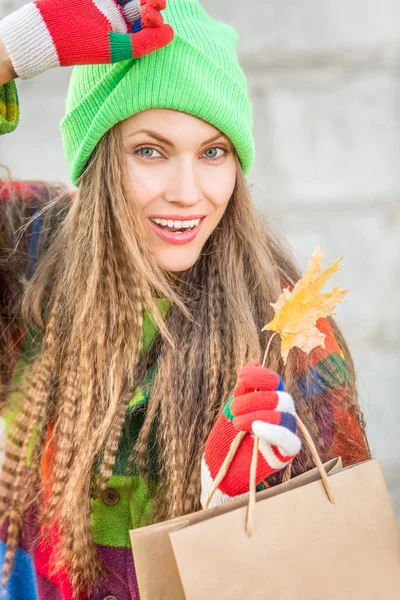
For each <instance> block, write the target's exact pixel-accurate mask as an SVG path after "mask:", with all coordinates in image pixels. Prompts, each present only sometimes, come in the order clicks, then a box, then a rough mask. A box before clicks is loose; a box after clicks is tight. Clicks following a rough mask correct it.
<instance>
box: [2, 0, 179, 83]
mask: <svg viewBox="0 0 400 600" xmlns="http://www.w3.org/2000/svg"><path fill="white" fill-rule="evenodd" d="M165 6H166V0H119V1H118V2H117V1H116V0H35V1H34V2H32V3H30V4H26V5H25V6H23V7H22V8H20V9H19V10H17V11H16V12H14V13H12V14H11V15H9V16H8V17H6V18H5V19H3V20H2V21H0V38H1V39H2V41H3V44H4V46H5V48H6V50H7V53H8V55H9V57H10V60H11V63H12V66H13V68H14V71H15V72H16V74H17V75H18V76H19V77H20V78H22V79H28V78H30V77H34V76H35V75H38V74H39V73H42V72H43V71H46V70H47V69H51V68H52V67H65V66H73V65H87V64H107V63H115V62H119V61H122V60H127V59H130V58H140V57H141V56H144V55H146V54H150V53H151V52H154V51H155V50H158V49H160V48H162V47H164V46H166V45H167V44H169V42H170V41H171V40H172V38H173V37H174V32H173V30H172V27H171V26H170V25H167V24H165V23H164V21H163V17H162V15H161V13H160V11H161V10H163V9H164V8H165Z"/></svg>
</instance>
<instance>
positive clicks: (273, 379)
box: [233, 367, 284, 397]
mask: <svg viewBox="0 0 400 600" xmlns="http://www.w3.org/2000/svg"><path fill="white" fill-rule="evenodd" d="M252 390H264V391H267V392H273V391H283V390H284V386H283V381H282V378H281V377H280V375H278V373H275V371H271V370H270V369H265V368H263V367H244V368H242V369H240V370H239V379H238V382H237V385H236V388H235V390H234V391H233V395H234V396H235V397H236V396H241V395H243V394H246V393H247V392H250V391H252Z"/></svg>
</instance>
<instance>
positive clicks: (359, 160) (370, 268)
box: [0, 0, 400, 522]
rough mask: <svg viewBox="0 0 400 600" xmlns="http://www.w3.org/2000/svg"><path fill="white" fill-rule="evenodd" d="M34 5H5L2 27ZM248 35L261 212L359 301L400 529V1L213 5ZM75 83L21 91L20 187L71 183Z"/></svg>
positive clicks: (14, 143) (366, 381) (28, 84)
mask: <svg viewBox="0 0 400 600" xmlns="http://www.w3.org/2000/svg"><path fill="white" fill-rule="evenodd" d="M22 4H24V1H21V0H0V16H4V15H5V14H7V13H9V12H10V11H11V10H13V9H14V8H16V7H17V6H20V5H22ZM203 4H204V6H205V7H206V8H207V9H208V10H209V12H210V13H211V14H212V15H214V16H215V17H216V18H219V19H221V20H224V21H226V22H229V23H230V24H232V25H233V26H235V27H236V28H237V29H238V30H239V33H240V35H241V42H240V47H239V54H240V58H241V62H242V64H243V67H244V69H245V71H246V73H247V76H248V82H249V89H250V94H251V97H252V100H253V105H254V113H255V137H256V146H257V161H256V165H255V168H254V170H253V172H252V174H251V175H250V177H249V181H250V183H251V184H252V189H253V193H254V197H255V199H256V202H257V204H258V206H259V207H260V208H261V209H262V210H263V211H264V212H265V213H266V214H267V215H269V217H270V220H271V222H272V223H273V224H274V225H275V227H276V228H278V229H279V231H280V232H281V233H282V234H284V235H285V236H286V238H287V239H288V241H289V243H290V245H291V247H292V249H293V252H294V255H295V257H296V258H297V259H298V262H299V264H300V266H301V267H302V268H305V266H306V264H307V261H308V259H309V257H310V256H311V254H312V252H313V250H314V249H315V247H316V245H317V244H318V243H319V244H320V245H321V248H322V250H323V251H325V253H326V262H327V264H328V263H329V262H330V261H333V260H334V259H336V258H338V257H339V256H342V255H343V256H344V257H345V259H344V261H343V270H342V271H341V272H340V274H339V275H338V276H337V277H336V279H335V283H336V282H340V284H341V285H342V287H345V288H348V289H350V290H352V292H351V293H350V294H348V296H347V297H346V300H345V303H344V304H343V305H339V307H338V316H337V320H338V322H339V324H340V325H341V326H342V329H343V330H344V333H345V335H346V337H347V339H348V341H349V344H350V347H351V349H352V351H353V354H354V358H355V361H356V365H357V370H358V378H359V389H360V395H361V403H362V407H363V409H364V412H365V416H366V419H367V422H368V436H369V440H370V444H371V447H372V450H373V452H374V454H375V456H377V457H378V458H379V459H380V460H381V463H382V465H383V467H384V471H385V477H386V481H387V483H388V486H389V489H390V493H391V497H392V500H393V503H394V506H395V509H396V512H397V516H398V518H399V522H400V440H399V434H398V430H399V423H400V397H399V388H400V347H399V341H400V308H399V307H400V0H380V2H378V0H347V1H344V0H342V1H339V2H335V1H334V0H249V1H248V2H247V3H244V2H242V1H239V0H217V1H216V0H203ZM68 76H69V70H68V69H58V70H53V71H51V72H49V73H46V74H44V75H41V76H39V77H37V78H35V79H33V80H29V81H23V82H18V89H19V93H20V100H21V124H20V127H19V128H18V130H17V131H16V132H15V133H13V134H12V135H10V136H4V137H3V138H0V162H3V163H7V164H8V166H9V167H10V168H11V170H12V173H13V175H14V177H25V178H31V177H35V178H43V179H47V180H57V179H58V180H62V181H65V182H68V181H69V179H68V174H67V169H66V165H65V162H64V158H63V154H62V148H61V141H60V135H59V131H58V123H59V121H60V119H61V117H62V115H63V111H64V101H65V95H66V89H67V83H68Z"/></svg>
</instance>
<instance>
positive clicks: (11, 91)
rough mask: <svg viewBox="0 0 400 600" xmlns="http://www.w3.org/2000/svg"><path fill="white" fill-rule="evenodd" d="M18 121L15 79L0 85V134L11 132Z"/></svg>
mask: <svg viewBox="0 0 400 600" xmlns="http://www.w3.org/2000/svg"><path fill="white" fill-rule="evenodd" d="M18 122H19V103H18V93H17V86H16V85H15V81H10V82H9V83H6V84H5V85H3V86H0V135H3V134H5V133H11V132H12V131H14V129H16V128H17V125H18Z"/></svg>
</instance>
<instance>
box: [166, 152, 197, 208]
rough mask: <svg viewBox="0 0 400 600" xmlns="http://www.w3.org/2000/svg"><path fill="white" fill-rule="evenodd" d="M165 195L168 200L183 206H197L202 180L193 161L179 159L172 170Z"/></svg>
mask: <svg viewBox="0 0 400 600" xmlns="http://www.w3.org/2000/svg"><path fill="white" fill-rule="evenodd" d="M164 197H165V200H166V201H167V202H169V203H171V204H173V203H176V204H181V205H182V206H195V204H197V203H198V202H200V200H201V199H202V194H201V187H200V182H199V181H198V176H197V174H196V170H195V166H194V165H193V163H192V162H191V161H189V160H188V161H179V163H178V164H177V165H176V167H175V169H173V170H172V172H171V176H170V178H169V181H168V186H167V189H166V192H165V194H164Z"/></svg>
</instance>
